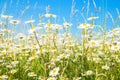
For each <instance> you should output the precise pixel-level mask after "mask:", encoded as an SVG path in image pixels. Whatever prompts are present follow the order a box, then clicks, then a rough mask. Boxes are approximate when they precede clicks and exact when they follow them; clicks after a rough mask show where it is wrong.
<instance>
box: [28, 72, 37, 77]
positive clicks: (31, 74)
mask: <svg viewBox="0 0 120 80" xmlns="http://www.w3.org/2000/svg"><path fill="white" fill-rule="evenodd" d="M28 76H29V77H35V76H37V75H36V74H35V73H34V72H30V73H28Z"/></svg>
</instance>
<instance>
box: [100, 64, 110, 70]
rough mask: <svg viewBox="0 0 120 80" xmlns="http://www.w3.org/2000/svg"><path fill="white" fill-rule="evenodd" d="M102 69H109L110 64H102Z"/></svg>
mask: <svg viewBox="0 0 120 80" xmlns="http://www.w3.org/2000/svg"><path fill="white" fill-rule="evenodd" d="M102 69H103V70H109V69H110V67H109V66H108V65H104V66H102Z"/></svg>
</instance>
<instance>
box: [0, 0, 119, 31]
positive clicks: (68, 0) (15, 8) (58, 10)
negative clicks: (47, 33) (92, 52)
mask: <svg viewBox="0 0 120 80" xmlns="http://www.w3.org/2000/svg"><path fill="white" fill-rule="evenodd" d="M88 1H89V2H90V5H89V10H88V8H87V6H88ZM94 2H95V3H94ZM94 2H93V0H74V3H75V7H74V9H75V10H76V11H77V12H76V14H75V15H74V16H73V18H72V23H73V27H72V31H73V32H76V31H78V30H77V25H78V23H79V22H80V23H84V22H85V20H84V18H83V16H84V17H85V18H88V17H90V16H99V17H100V18H99V19H98V20H96V24H97V25H99V24H100V25H103V22H102V21H103V20H104V19H105V14H107V13H108V12H109V13H110V14H111V15H112V16H113V19H114V20H116V18H117V16H118V14H117V11H116V8H118V10H120V1H119V0H114V1H113V0H94ZM48 5H50V8H51V9H50V13H53V14H56V15H57V20H56V22H57V23H59V24H62V23H63V22H64V20H63V18H64V19H65V20H66V21H68V22H69V21H70V14H71V6H72V0H0V13H1V14H9V15H12V16H14V17H13V19H18V20H20V21H21V24H22V23H23V22H24V21H26V20H29V19H31V18H32V19H35V20H36V23H38V22H39V17H38V15H39V14H45V13H46V10H45V9H46V6H48ZM28 6H29V9H27V10H26V7H28ZM95 7H96V9H95ZM23 11H25V12H24V14H23V15H22V16H21V14H22V12H23ZM82 14H83V16H82ZM45 20H46V19H45ZM107 22H108V24H107V29H111V27H112V20H111V18H110V17H109V18H108V20H107Z"/></svg>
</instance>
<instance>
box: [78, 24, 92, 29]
mask: <svg viewBox="0 0 120 80" xmlns="http://www.w3.org/2000/svg"><path fill="white" fill-rule="evenodd" d="M93 27H94V26H93V25H92V24H87V23H83V24H80V25H78V28H82V29H89V28H93Z"/></svg>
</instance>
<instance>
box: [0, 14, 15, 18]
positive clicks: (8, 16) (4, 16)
mask: <svg viewBox="0 0 120 80" xmlns="http://www.w3.org/2000/svg"><path fill="white" fill-rule="evenodd" d="M1 17H2V18H5V19H7V18H13V16H10V15H1Z"/></svg>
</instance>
